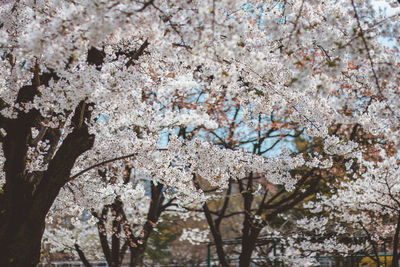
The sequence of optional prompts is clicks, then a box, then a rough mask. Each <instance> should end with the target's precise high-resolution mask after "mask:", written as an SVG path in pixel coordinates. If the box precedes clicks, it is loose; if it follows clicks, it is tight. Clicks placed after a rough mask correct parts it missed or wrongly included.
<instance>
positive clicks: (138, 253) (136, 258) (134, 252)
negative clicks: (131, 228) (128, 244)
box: [129, 245, 146, 267]
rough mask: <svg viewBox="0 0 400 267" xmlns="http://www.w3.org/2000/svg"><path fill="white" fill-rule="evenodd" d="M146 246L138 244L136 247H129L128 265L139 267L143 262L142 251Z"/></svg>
mask: <svg viewBox="0 0 400 267" xmlns="http://www.w3.org/2000/svg"><path fill="white" fill-rule="evenodd" d="M145 248H146V246H143V245H139V246H138V247H132V248H131V256H130V257H131V261H130V264H129V266H130V267H139V266H142V264H143V258H144V252H145Z"/></svg>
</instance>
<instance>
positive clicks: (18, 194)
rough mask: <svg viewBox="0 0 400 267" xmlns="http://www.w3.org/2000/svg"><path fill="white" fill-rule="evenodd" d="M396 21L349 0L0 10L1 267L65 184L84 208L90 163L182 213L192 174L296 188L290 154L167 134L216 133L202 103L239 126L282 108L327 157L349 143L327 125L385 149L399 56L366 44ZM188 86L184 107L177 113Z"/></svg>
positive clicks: (393, 132) (118, 1)
mask: <svg viewBox="0 0 400 267" xmlns="http://www.w3.org/2000/svg"><path fill="white" fill-rule="evenodd" d="M389 2H391V4H392V5H393V6H396V5H397V6H398V4H400V3H398V2H395V1H389ZM398 24H399V23H398V14H397V13H396V14H394V15H391V16H385V15H384V13H383V12H376V10H375V9H374V8H373V7H372V5H371V2H370V1H359V0H349V1H339V2H334V1H313V0H301V1H300V0H293V1H289V0H287V1H276V0H270V1H262V2H261V1H260V2H258V1H229V0H226V1H218V2H217V1H214V0H209V1H184V0H179V1H152V0H150V1H147V2H146V1H145V2H142V1H126V0H110V1H79V2H77V1H66V0H65V1H62V0H40V1H39V0H38V1H4V3H2V5H1V6H0V49H1V52H0V58H1V60H0V66H1V70H2V72H1V74H0V75H1V76H0V77H1V79H0V81H1V94H0V109H1V113H0V114H1V115H0V116H1V117H0V128H1V129H0V133H1V135H0V141H1V145H2V150H1V152H2V155H1V161H0V162H1V163H2V164H3V171H2V172H1V177H0V179H1V180H0V181H1V183H2V190H1V194H0V221H1V224H0V251H1V252H2V253H0V265H2V266H35V265H36V263H37V262H38V260H39V251H40V240H41V238H42V235H43V231H44V227H45V218H46V215H47V214H48V212H49V210H50V208H51V206H52V205H53V203H54V201H55V200H56V199H57V201H58V200H60V201H61V203H62V202H63V201H64V203H66V202H68V201H70V200H71V198H68V197H66V193H65V191H67V190H69V189H68V188H72V190H73V191H75V192H81V193H80V194H81V195H82V194H84V195H85V198H83V201H84V202H83V203H82V205H81V206H82V207H87V208H89V209H90V207H93V206H99V203H101V198H99V197H97V195H96V194H94V193H95V192H97V191H100V189H99V187H98V183H97V184H96V182H95V181H93V180H95V178H94V177H93V173H95V172H96V171H97V170H98V168H102V167H103V166H105V165H109V168H112V169H113V171H114V172H120V173H123V171H124V169H125V166H127V165H129V164H130V165H132V166H133V167H134V168H136V169H138V170H140V171H142V172H143V173H145V174H146V176H147V177H157V178H154V179H155V180H156V179H157V180H158V181H154V182H163V183H165V184H168V186H171V187H174V188H176V192H177V194H178V195H179V196H180V197H182V199H185V201H187V202H202V201H205V200H206V199H207V198H206V197H205V195H204V193H203V192H202V190H201V188H200V187H199V186H196V184H194V183H193V177H202V179H205V180H207V182H208V183H209V184H210V186H213V187H220V188H227V187H228V186H229V180H230V179H232V177H234V178H235V179H236V178H238V179H241V178H243V177H249V175H255V174H259V173H268V176H267V177H268V182H269V183H270V184H275V185H277V184H278V185H282V186H283V187H285V188H286V189H287V190H289V191H290V190H292V192H297V191H296V190H299V188H296V184H298V183H299V182H301V179H300V180H298V177H296V176H293V175H291V171H292V170H293V169H294V168H298V167H299V165H301V164H304V160H305V159H304V158H302V157H301V156H298V155H295V156H294V155H292V154H291V153H283V154H282V155H281V156H280V157H276V158H274V159H267V158H265V157H262V156H261V155H257V154H252V153H248V152H247V151H245V150H241V149H234V148H227V147H224V148H221V146H219V145H215V144H213V143H210V142H208V141H207V139H205V138H201V135H200V136H199V137H198V138H194V139H190V140H187V139H185V138H182V136H181V135H180V134H179V133H178V134H176V133H174V129H176V128H177V127H180V128H182V129H184V128H188V127H189V128H191V129H197V128H199V127H201V128H208V129H213V128H218V126H219V125H220V124H219V122H218V120H215V119H214V117H213V116H211V115H210V113H209V111H210V108H212V106H213V105H215V104H216V103H215V98H214V96H215V95H219V94H222V95H223V97H224V101H223V103H224V105H227V106H236V105H239V106H240V107H241V109H242V110H243V111H242V115H241V116H242V117H243V120H244V121H245V122H247V123H248V124H249V125H250V126H251V127H254V126H255V125H254V118H258V117H259V116H266V115H270V114H271V112H272V111H273V110H279V111H280V112H282V113H285V119H286V120H287V121H289V122H290V123H293V124H296V127H298V128H299V129H302V130H303V131H304V132H303V133H304V135H306V136H307V137H308V138H324V139H325V140H326V141H325V142H326V144H327V145H326V149H327V150H328V152H329V153H330V154H332V156H333V155H335V154H339V155H343V154H344V153H349V151H352V150H353V149H354V148H355V147H356V146H357V143H356V142H353V141H351V142H350V141H348V142H347V141H346V140H344V143H342V141H343V140H340V139H339V138H336V137H335V136H331V133H330V132H329V127H330V126H331V125H334V124H344V125H348V124H352V125H354V124H356V123H358V124H359V127H361V128H362V129H363V130H365V131H366V132H368V133H372V134H374V135H379V136H380V137H381V138H382V139H385V140H386V141H387V142H388V143H393V144H394V146H397V145H398V143H399V140H400V139H399V138H398V137H399V121H398V111H399V103H400V101H399V95H398V89H399V88H398V87H399V77H400V75H399V67H398V54H396V53H398V51H397V52H396V51H393V52H391V53H388V52H387V51H386V50H385V48H384V47H383V46H382V45H381V43H380V40H379V38H381V37H383V38H389V39H390V38H391V39H395V38H396V37H397V36H398V29H399V28H400V27H399V25H398ZM393 42H395V45H397V46H398V44H399V43H398V42H399V40H398V39H396V40H393ZM394 50H396V46H395V47H394ZM197 88H199V89H200V90H201V91H202V92H204V93H203V94H202V95H201V97H200V98H199V99H198V101H195V100H193V101H192V102H193V103H192V105H185V106H180V105H177V100H178V99H179V97H180V96H188V95H191V94H192V92H193V90H194V89H197ZM344 110H348V111H349V112H343V111H344ZM138 127H140V128H142V129H145V130H143V131H137V129H138ZM166 136H167V137H166ZM163 138H168V142H164V141H163ZM314 159H315V161H314ZM333 159H334V158H333ZM323 160H325V159H323ZM307 161H310V162H313V163H309V164H322V162H321V160H319V159H318V155H317V156H312V157H309V158H307ZM198 179H200V178H198ZM293 190H294V191H293ZM76 194H78V193H76ZM77 201H80V200H79V199H77ZM247 254H248V255H247V256H246V257H247V258H248V257H249V255H250V256H251V253H247ZM243 266H244V265H243Z"/></svg>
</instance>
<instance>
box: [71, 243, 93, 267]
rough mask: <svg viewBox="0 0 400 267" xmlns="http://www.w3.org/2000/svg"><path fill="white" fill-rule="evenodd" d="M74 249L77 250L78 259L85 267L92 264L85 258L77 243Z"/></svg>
mask: <svg viewBox="0 0 400 267" xmlns="http://www.w3.org/2000/svg"><path fill="white" fill-rule="evenodd" d="M74 246H75V250H76V252H78V256H79V259H81V261H82V263H83V265H85V267H92V265H91V264H90V262H89V261H88V260H87V258H86V256H85V253H83V251H82V249H81V248H80V247H79V245H78V244H75V245H74Z"/></svg>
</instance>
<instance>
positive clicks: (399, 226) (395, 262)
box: [385, 216, 400, 267]
mask: <svg viewBox="0 0 400 267" xmlns="http://www.w3.org/2000/svg"><path fill="white" fill-rule="evenodd" d="M399 234H400V216H399V217H398V219H397V226H396V232H395V233H394V237H393V259H392V267H399V252H398V250H399ZM385 257H386V256H385Z"/></svg>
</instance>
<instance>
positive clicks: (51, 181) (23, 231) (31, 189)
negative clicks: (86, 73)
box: [0, 102, 94, 267]
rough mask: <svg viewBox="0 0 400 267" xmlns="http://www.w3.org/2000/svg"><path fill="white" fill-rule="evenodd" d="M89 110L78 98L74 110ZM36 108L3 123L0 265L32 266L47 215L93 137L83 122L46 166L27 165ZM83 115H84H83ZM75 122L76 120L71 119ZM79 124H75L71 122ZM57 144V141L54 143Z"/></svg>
mask: <svg viewBox="0 0 400 267" xmlns="http://www.w3.org/2000/svg"><path fill="white" fill-rule="evenodd" d="M81 109H84V110H85V111H86V110H87V107H85V104H84V103H83V102H82V103H81V104H79V105H78V107H77V109H76V111H75V113H78V114H81V113H82V112H80V110H81ZM37 117H38V115H37V112H36V111H31V112H29V113H27V114H20V115H19V116H18V118H17V119H14V120H9V121H8V122H7V123H6V124H5V128H4V129H5V130H6V132H7V135H6V136H5V138H4V141H3V152H4V156H5V159H6V161H5V163H4V172H5V176H6V183H5V185H4V186H3V188H2V190H0V266H2V267H7V266H16V267H22V266H23V267H30V266H36V265H37V264H38V262H39V258H40V248H41V239H42V235H43V232H44V227H45V218H46V215H47V213H48V211H49V209H50V207H51V205H52V204H53V202H54V200H55V199H56V197H57V195H58V193H59V191H60V189H61V188H62V187H63V186H64V185H65V183H66V182H67V181H68V179H69V177H70V172H71V169H72V167H73V166H74V164H75V160H76V159H77V158H78V157H79V156H80V155H81V154H82V153H84V152H85V151H87V150H88V149H90V148H91V147H92V146H93V142H94V136H93V135H90V134H89V133H88V128H87V126H86V125H85V124H83V125H82V124H80V126H79V127H76V126H75V127H74V130H73V131H72V132H71V133H70V134H69V135H68V136H67V137H66V138H65V139H64V140H63V142H62V144H61V146H60V147H59V148H58V150H57V152H55V154H54V156H53V157H52V159H51V160H50V161H49V163H48V167H47V170H46V171H33V172H29V171H28V170H27V169H26V160H27V151H28V147H29V142H30V141H31V137H32V136H31V129H30V128H31V127H32V126H33V121H34V120H35V118H37ZM85 117H87V116H85ZM72 121H74V119H73V120H72ZM75 125H77V124H75ZM53 145H57V144H53Z"/></svg>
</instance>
